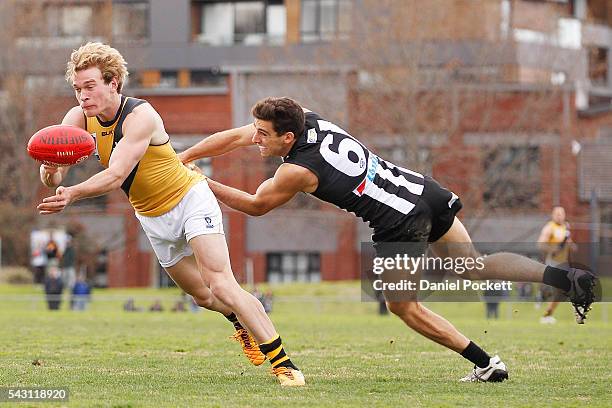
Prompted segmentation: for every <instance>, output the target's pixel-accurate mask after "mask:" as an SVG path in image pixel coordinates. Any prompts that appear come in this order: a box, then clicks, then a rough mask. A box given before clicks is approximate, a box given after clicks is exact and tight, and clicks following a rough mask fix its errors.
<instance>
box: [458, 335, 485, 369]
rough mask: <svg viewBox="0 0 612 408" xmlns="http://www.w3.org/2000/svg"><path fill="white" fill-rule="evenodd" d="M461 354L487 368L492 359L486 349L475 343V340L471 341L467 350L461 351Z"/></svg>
mask: <svg viewBox="0 0 612 408" xmlns="http://www.w3.org/2000/svg"><path fill="white" fill-rule="evenodd" d="M461 356H462V357H463V358H465V359H468V360H470V361H471V362H472V363H474V364H476V365H477V366H478V367H480V368H485V367H486V366H488V365H489V360H491V356H489V355H488V354H487V352H486V351H484V350H483V349H481V348H480V347H478V346H477V345H476V344H474V342H473V341H470V344H468V346H467V347H466V348H465V350H463V351H462V352H461Z"/></svg>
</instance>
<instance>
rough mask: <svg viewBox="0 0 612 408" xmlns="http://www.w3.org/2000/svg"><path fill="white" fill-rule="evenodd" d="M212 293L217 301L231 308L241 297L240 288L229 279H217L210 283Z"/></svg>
mask: <svg viewBox="0 0 612 408" xmlns="http://www.w3.org/2000/svg"><path fill="white" fill-rule="evenodd" d="M210 291H211V292H212V294H213V295H214V296H215V297H216V298H217V299H219V300H220V301H221V302H223V303H225V304H226V305H227V306H229V307H230V308H231V307H232V306H233V305H234V303H235V300H236V297H237V296H239V293H238V292H239V291H240V286H238V284H234V282H231V281H230V280H229V279H216V280H214V281H213V282H211V283H210Z"/></svg>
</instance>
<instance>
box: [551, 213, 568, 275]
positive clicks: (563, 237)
mask: <svg viewBox="0 0 612 408" xmlns="http://www.w3.org/2000/svg"><path fill="white" fill-rule="evenodd" d="M548 225H549V227H550V235H549V236H548V243H549V244H558V246H557V248H555V251H553V252H552V253H550V254H548V257H547V258H546V263H547V264H550V265H555V264H562V263H567V262H568V260H569V248H570V245H569V243H568V240H569V237H570V230H569V224H568V223H563V224H557V223H556V222H554V221H548Z"/></svg>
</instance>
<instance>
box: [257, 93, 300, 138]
mask: <svg viewBox="0 0 612 408" xmlns="http://www.w3.org/2000/svg"><path fill="white" fill-rule="evenodd" d="M251 113H252V114H253V117H255V118H257V119H259V120H265V121H269V122H272V125H273V126H274V131H275V132H276V133H278V134H279V135H283V134H285V133H287V132H293V134H294V135H295V138H296V139H297V138H298V137H300V135H301V134H302V133H303V132H304V121H305V119H304V110H303V109H302V107H301V106H300V105H299V104H298V103H297V102H296V101H294V100H293V99H291V98H287V97H282V98H265V99H262V100H260V101H259V102H257V103H256V104H255V106H253V109H252V110H251Z"/></svg>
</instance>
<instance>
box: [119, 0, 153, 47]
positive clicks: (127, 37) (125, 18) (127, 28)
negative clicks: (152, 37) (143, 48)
mask: <svg viewBox="0 0 612 408" xmlns="http://www.w3.org/2000/svg"><path fill="white" fill-rule="evenodd" d="M148 36H149V3H148V2H146V1H138V2H134V1H125V0H124V1H117V0H115V1H113V38H114V39H115V40H118V41H124V42H125V41H127V42H133V41H139V40H144V39H146V38H148Z"/></svg>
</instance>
